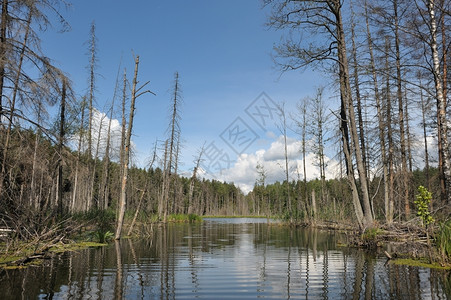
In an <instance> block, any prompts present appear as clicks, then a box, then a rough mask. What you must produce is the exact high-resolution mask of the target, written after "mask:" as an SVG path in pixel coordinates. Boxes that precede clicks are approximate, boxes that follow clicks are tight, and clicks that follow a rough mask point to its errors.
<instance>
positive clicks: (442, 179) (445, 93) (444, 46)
mask: <svg viewBox="0 0 451 300" xmlns="http://www.w3.org/2000/svg"><path fill="white" fill-rule="evenodd" d="M440 8H441V10H442V16H441V22H440V24H441V29H442V65H443V66H442V67H443V78H442V81H443V83H442V88H443V102H444V103H443V105H444V107H445V108H446V107H447V102H448V99H447V97H448V84H447V82H448V64H447V58H448V45H447V43H446V27H445V5H444V0H441V1H440ZM445 124H446V123H445ZM437 126H438V127H442V125H441V118H440V113H439V110H437ZM437 141H438V162H439V163H438V167H439V178H440V197H441V199H442V201H445V200H446V194H447V189H446V182H445V176H444V171H443V151H444V148H443V144H442V137H441V135H440V134H438V135H437ZM445 150H446V148H445Z"/></svg>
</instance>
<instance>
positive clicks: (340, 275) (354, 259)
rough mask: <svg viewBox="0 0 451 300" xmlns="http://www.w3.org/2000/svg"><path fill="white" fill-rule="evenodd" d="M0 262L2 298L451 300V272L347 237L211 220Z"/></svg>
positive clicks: (262, 222)
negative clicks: (353, 245)
mask: <svg viewBox="0 0 451 300" xmlns="http://www.w3.org/2000/svg"><path fill="white" fill-rule="evenodd" d="M153 233H154V234H153V237H152V238H149V239H140V240H135V239H124V240H122V241H120V243H112V244H111V245H109V246H107V247H100V248H93V249H87V250H82V251H78V252H68V253H63V254H59V255H55V256H54V257H53V258H52V259H50V260H46V261H45V262H44V264H43V265H41V266H35V267H29V268H25V269H18V270H3V271H0V299H194V298H198V299H256V298H264V299H450V298H451V272H449V271H448V272H447V271H440V270H431V269H427V268H418V267H409V266H397V265H393V264H390V263H386V262H387V259H386V258H385V257H384V256H383V255H375V254H374V253H368V252H366V251H363V250H359V249H350V248H347V247H340V246H338V245H340V244H343V243H346V236H344V235H342V234H339V233H335V232H327V231H319V230H313V229H304V228H289V227H285V226H280V225H278V224H276V223H270V224H268V222H267V220H266V219H246V218H241V219H205V220H204V222H202V223H198V224H168V225H166V226H157V225H155V227H154V228H153Z"/></svg>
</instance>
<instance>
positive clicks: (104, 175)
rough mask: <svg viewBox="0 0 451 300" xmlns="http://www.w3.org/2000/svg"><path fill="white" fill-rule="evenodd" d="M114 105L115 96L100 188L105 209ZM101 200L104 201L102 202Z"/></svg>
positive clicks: (102, 205)
mask: <svg viewBox="0 0 451 300" xmlns="http://www.w3.org/2000/svg"><path fill="white" fill-rule="evenodd" d="M113 107H114V98H113V103H112V104H111V112H110V119H109V120H108V131H107V139H106V146H105V154H104V155H103V172H102V182H101V184H100V189H99V207H100V206H101V207H102V208H103V209H107V208H108V179H109V175H110V174H109V171H110V143H111V122H112V119H113ZM100 201H102V203H100ZM100 204H101V205H100Z"/></svg>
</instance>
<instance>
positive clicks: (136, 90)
mask: <svg viewBox="0 0 451 300" xmlns="http://www.w3.org/2000/svg"><path fill="white" fill-rule="evenodd" d="M138 66H139V56H136V58H135V72H134V76H133V83H132V94H131V98H130V99H131V100H130V112H129V119H128V129H127V134H126V135H125V144H124V165H123V166H122V169H123V170H122V180H121V195H120V199H119V214H118V219H117V227H116V234H115V236H114V238H115V239H116V240H119V239H120V238H121V232H122V226H123V224H124V216H125V208H126V204H127V193H126V192H127V180H128V164H129V161H130V142H131V136H132V129H133V118H134V115H135V101H136V99H137V98H138V97H139V96H141V95H143V94H145V93H152V92H151V91H149V90H145V91H142V89H143V88H144V87H145V86H146V85H147V84H148V83H149V81H147V82H146V83H144V84H143V85H142V86H140V87H137V84H138ZM152 94H154V93H152Z"/></svg>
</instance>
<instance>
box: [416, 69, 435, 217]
mask: <svg viewBox="0 0 451 300" xmlns="http://www.w3.org/2000/svg"><path fill="white" fill-rule="evenodd" d="M418 76H419V85H420V100H421V118H422V124H421V125H422V127H423V141H424V164H425V166H424V171H425V173H426V186H427V188H428V190H429V191H430V190H431V183H430V179H429V153H428V140H427V131H426V106H427V103H425V101H424V95H423V86H422V84H421V75H420V74H419V75H418ZM430 205H431V211H432V207H433V203H432V199H431V203H430Z"/></svg>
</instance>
